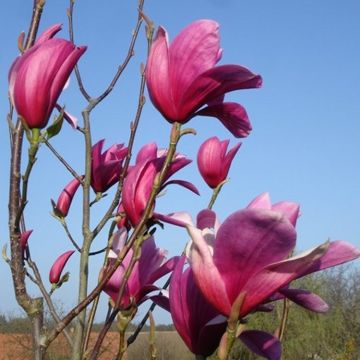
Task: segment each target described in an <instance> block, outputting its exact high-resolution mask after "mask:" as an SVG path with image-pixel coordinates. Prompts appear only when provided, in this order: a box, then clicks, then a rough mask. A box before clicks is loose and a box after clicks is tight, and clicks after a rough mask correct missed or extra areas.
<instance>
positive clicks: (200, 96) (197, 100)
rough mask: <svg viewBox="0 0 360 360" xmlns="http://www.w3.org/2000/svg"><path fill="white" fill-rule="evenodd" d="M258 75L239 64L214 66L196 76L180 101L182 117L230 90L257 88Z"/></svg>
mask: <svg viewBox="0 0 360 360" xmlns="http://www.w3.org/2000/svg"><path fill="white" fill-rule="evenodd" d="M261 83H262V79H261V76H260V75H256V74H254V73H252V72H251V71H250V70H248V69H247V68H245V67H243V66H240V65H222V66H216V67H214V68H212V69H210V70H208V71H205V72H204V73H203V74H201V75H200V76H198V77H197V78H196V79H195V80H194V81H193V83H192V84H191V86H190V88H189V89H188V91H187V93H186V96H185V97H184V98H183V101H182V104H181V105H182V114H181V115H182V116H181V117H182V118H187V117H189V116H190V115H191V114H192V113H193V112H194V111H196V110H197V109H199V108H200V107H201V106H203V105H205V104H207V103H209V102H211V101H212V100H214V99H217V98H218V97H219V96H221V95H223V94H226V93H228V92H230V91H234V90H240V89H249V88H258V87H260V86H261Z"/></svg>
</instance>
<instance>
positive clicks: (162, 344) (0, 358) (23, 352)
mask: <svg viewBox="0 0 360 360" xmlns="http://www.w3.org/2000/svg"><path fill="white" fill-rule="evenodd" d="M96 336H97V334H92V337H91V342H92V343H94V341H95V339H96ZM147 339H148V334H147V333H141V334H140V335H139V337H138V339H137V341H136V342H135V343H134V344H133V345H131V347H130V348H129V350H128V359H129V360H142V359H149V358H150V357H149V350H148V347H149V345H148V341H147ZM156 342H157V359H158V360H168V359H172V360H188V359H192V358H193V357H192V356H190V353H189V352H188V350H187V349H186V348H185V346H184V344H183V343H182V341H181V339H180V338H179V337H178V335H177V334H176V332H172V331H169V332H158V333H157V334H156ZM117 346H118V334H117V333H115V332H113V333H108V335H107V337H106V340H105V342H104V345H103V348H102V353H101V355H100V357H99V359H100V360H112V359H113V357H114V355H115V354H116V351H117ZM30 354H31V342H30V336H28V335H24V334H0V360H30V359H31V355H30ZM68 358H69V352H68V349H67V346H66V342H65V339H64V338H58V339H57V340H55V342H54V343H53V344H52V345H51V346H50V348H49V351H48V357H47V359H48V360H66V359H68Z"/></svg>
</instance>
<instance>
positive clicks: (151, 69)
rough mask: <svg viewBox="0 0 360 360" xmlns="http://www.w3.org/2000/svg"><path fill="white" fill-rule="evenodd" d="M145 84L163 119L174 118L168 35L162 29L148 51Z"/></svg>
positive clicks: (175, 114)
mask: <svg viewBox="0 0 360 360" xmlns="http://www.w3.org/2000/svg"><path fill="white" fill-rule="evenodd" d="M146 84H147V87H148V89H149V95H150V98H151V101H152V102H153V104H154V105H155V107H156V108H157V109H158V110H159V111H160V112H161V113H162V114H163V115H164V117H165V118H168V115H167V114H170V117H171V118H176V117H177V111H176V108H175V106H174V101H173V96H172V89H171V85H170V73H169V44H168V35H167V32H166V30H165V29H164V28H162V27H159V29H158V31H157V33H156V36H155V39H154V41H153V43H152V46H151V49H150V53H149V57H148V61H147V65H146ZM168 120H169V119H168Z"/></svg>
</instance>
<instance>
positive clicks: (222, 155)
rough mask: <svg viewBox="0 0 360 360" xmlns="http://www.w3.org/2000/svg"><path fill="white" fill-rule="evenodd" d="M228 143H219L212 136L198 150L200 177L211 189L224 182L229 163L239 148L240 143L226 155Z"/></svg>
mask: <svg viewBox="0 0 360 360" xmlns="http://www.w3.org/2000/svg"><path fill="white" fill-rule="evenodd" d="M229 141H230V140H224V141H220V140H219V139H218V138H217V137H216V136H214V137H212V138H210V139H208V140H206V141H205V142H204V143H203V144H202V145H201V146H200V148H199V151H198V155H197V164H198V168H199V171H200V174H201V176H202V177H203V179H204V180H205V182H206V183H207V184H208V185H209V186H210V187H211V188H212V189H215V188H216V187H217V186H218V185H219V184H220V183H221V182H223V181H224V180H226V177H227V175H228V173H229V170H230V166H231V163H232V161H233V159H234V157H235V155H236V153H237V152H238V150H239V148H240V146H241V143H238V144H236V145H235V146H234V147H233V148H232V149H231V150H230V151H229V152H228V153H226V151H227V148H228V145H229Z"/></svg>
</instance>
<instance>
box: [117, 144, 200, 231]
mask: <svg viewBox="0 0 360 360" xmlns="http://www.w3.org/2000/svg"><path fill="white" fill-rule="evenodd" d="M166 153H167V152H166V150H158V148H157V146H156V144H155V143H152V144H147V145H145V146H144V147H143V148H142V149H141V150H140V151H139V153H138V155H137V158H136V164H135V166H133V167H132V168H131V170H129V174H128V175H127V176H126V178H125V181H124V187H123V193H122V205H123V207H124V210H125V213H126V216H127V218H128V220H129V221H130V223H131V224H132V225H133V226H136V225H137V224H138V223H139V222H140V220H141V217H142V214H143V211H144V210H145V208H146V206H147V203H148V200H149V197H150V194H151V191H152V188H153V184H154V180H155V177H156V176H157V174H158V173H159V172H160V170H161V168H162V166H163V164H164V161H165V158H166ZM190 162H191V160H189V159H187V158H186V157H185V156H184V155H181V154H176V155H175V157H174V158H173V161H172V162H171V164H170V167H169V169H168V172H167V174H166V177H165V179H164V181H163V183H162V184H161V189H163V188H165V187H166V186H168V185H171V184H177V185H180V186H183V187H185V188H187V189H189V190H191V191H193V192H194V193H196V194H198V190H197V189H196V187H195V186H194V185H193V184H191V183H189V182H187V181H184V180H169V181H168V179H169V178H170V176H172V175H173V174H174V173H175V172H177V171H178V170H180V169H182V168H183V167H184V166H186V165H188V164H189V163H190Z"/></svg>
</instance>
